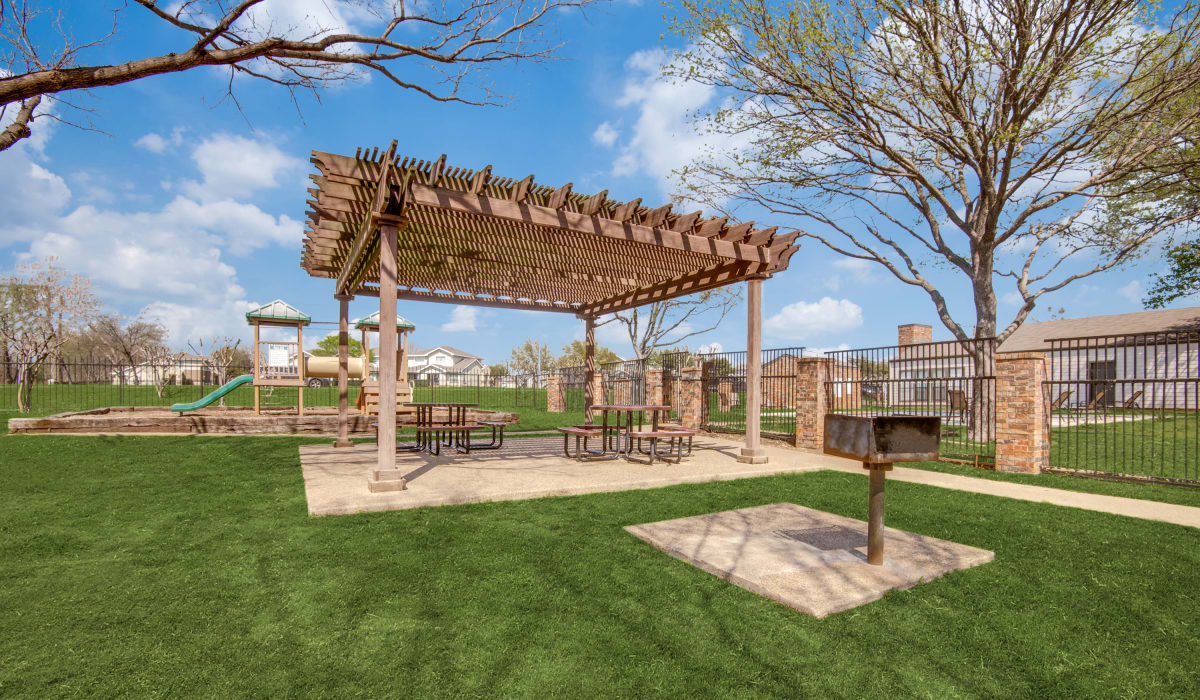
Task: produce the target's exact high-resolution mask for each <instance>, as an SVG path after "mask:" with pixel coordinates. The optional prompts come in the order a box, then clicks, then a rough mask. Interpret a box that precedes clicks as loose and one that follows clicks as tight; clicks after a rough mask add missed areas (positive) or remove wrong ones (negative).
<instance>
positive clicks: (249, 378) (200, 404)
mask: <svg viewBox="0 0 1200 700" xmlns="http://www.w3.org/2000/svg"><path fill="white" fill-rule="evenodd" d="M253 381H254V375H253V374H243V375H242V376H240V377H237V378H235V379H231V380H229V381H227V382H225V384H223V385H222V386H221V388H220V389H217V390H216V391H214V392H212V393H211V394H209V395H208V396H205V397H204V398H202V399H200V400H199V401H193V402H191V403H177V404H175V405H173V406H171V410H172V411H178V412H179V413H183V412H184V411H195V410H198V409H201V408H204V407H205V406H207V405H209V404H211V403H212V402H214V401H219V400H220V399H221V397H222V396H224V395H225V394H228V393H229V392H231V391H233V390H234V389H236V388H238V387H239V386H241V385H243V384H249V383H250V382H253Z"/></svg>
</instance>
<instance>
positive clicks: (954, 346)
mask: <svg viewBox="0 0 1200 700" xmlns="http://www.w3.org/2000/svg"><path fill="white" fill-rule="evenodd" d="M825 356H826V357H828V358H830V359H831V365H830V377H829V380H828V381H827V382H826V384H825V391H826V400H827V401H828V405H829V410H830V411H831V412H833V413H848V414H854V415H867V416H874V415H892V414H908V415H923V416H941V418H942V456H943V457H944V458H948V459H955V460H966V461H972V462H989V463H990V462H994V461H995V458H996V343H995V340H994V339H992V338H981V339H973V340H968V341H965V342H963V341H942V342H936V343H913V344H909V345H889V346H883V347H876V348H861V349H855V350H837V351H831V352H827V353H825Z"/></svg>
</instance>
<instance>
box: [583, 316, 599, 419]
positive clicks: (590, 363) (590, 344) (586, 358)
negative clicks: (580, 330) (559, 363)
mask: <svg viewBox="0 0 1200 700" xmlns="http://www.w3.org/2000/svg"><path fill="white" fill-rule="evenodd" d="M584 324H585V325H584V334H583V337H584V340H583V402H584V404H585V406H584V415H585V416H586V418H587V422H588V423H591V422H592V404H594V403H596V317H595V316H588V317H587V318H585V319H584Z"/></svg>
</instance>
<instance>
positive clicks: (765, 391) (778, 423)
mask: <svg viewBox="0 0 1200 700" xmlns="http://www.w3.org/2000/svg"><path fill="white" fill-rule="evenodd" d="M746 357H747V355H746V351H745V350H742V351H739V352H719V353H704V354H701V353H690V352H680V353H668V354H665V355H663V358H662V370H663V400H664V401H666V402H667V403H670V404H671V405H672V406H679V405H680V397H679V390H680V384H679V378H680V374H681V371H682V369H683V368H684V367H686V366H688V365H693V366H699V367H700V370H701V371H700V379H701V389H700V391H701V397H702V398H703V401H702V402H701V414H700V427H701V429H703V430H708V431H711V432H726V433H745V432H746ZM761 357H762V382H761V387H762V408H761V409H760V414H759V415H760V418H759V421H760V426H761V427H760V431H761V433H762V434H763V435H766V436H768V437H777V438H784V439H788V440H792V439H794V437H795V433H796V388H797V384H796V360H798V359H799V358H802V357H804V348H802V347H794V348H772V349H769V350H763V351H762V355H761Z"/></svg>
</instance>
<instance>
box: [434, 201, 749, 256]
mask: <svg viewBox="0 0 1200 700" xmlns="http://www.w3.org/2000/svg"><path fill="white" fill-rule="evenodd" d="M412 202H413V203H414V204H418V205H424V206H430V207H439V208H443V209H451V210H456V211H462V212H468V213H475V214H484V215H487V216H499V217H504V218H506V219H515V220H517V221H524V222H526V223H530V224H535V225H538V226H548V227H557V228H562V229H567V230H570V231H574V232H576V233H589V234H598V235H601V236H605V237H608V238H615V239H621V240H626V241H635V242H638V243H645V244H647V245H655V246H662V247H664V248H670V249H673V250H682V251H687V252H691V253H701V254H703V255H712V256H716V257H721V258H729V259H734V260H745V261H748V262H757V263H765V264H769V263H770V262H771V255H770V252H769V250H767V249H765V248H759V247H755V246H749V245H746V244H744V243H731V242H729V241H723V240H720V239H718V238H705V237H702V236H694V235H691V234H687V233H680V232H678V231H668V230H665V229H653V228H650V227H648V226H640V225H638V224H631V223H628V222H626V223H618V222H616V221H613V220H611V219H604V218H600V217H591V216H585V215H583V214H575V213H573V212H568V211H563V210H554V209H549V208H546V207H540V206H537V205H532V204H517V203H515V202H507V201H504V200H500V199H494V198H492V197H478V196H473V195H469V194H465V193H463V192H456V191H453V190H446V189H441V188H433V187H428V186H426V185H420V184H415V183H414V184H413V186H412Z"/></svg>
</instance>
